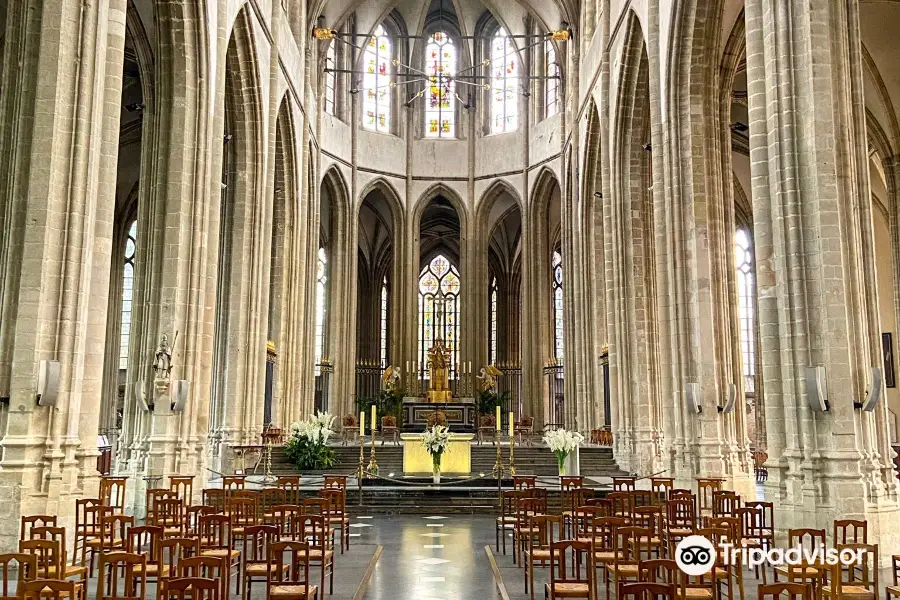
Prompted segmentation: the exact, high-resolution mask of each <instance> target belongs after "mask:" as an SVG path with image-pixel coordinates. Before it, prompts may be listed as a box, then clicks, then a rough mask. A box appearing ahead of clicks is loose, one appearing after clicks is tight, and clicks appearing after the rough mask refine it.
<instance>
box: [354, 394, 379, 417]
mask: <svg viewBox="0 0 900 600" xmlns="http://www.w3.org/2000/svg"><path fill="white" fill-rule="evenodd" d="M373 404H375V398H357V399H356V414H357V415H358V414H359V413H361V412H364V413H366V416H368V415H369V414H371V413H370V411H371V410H372V405H373Z"/></svg>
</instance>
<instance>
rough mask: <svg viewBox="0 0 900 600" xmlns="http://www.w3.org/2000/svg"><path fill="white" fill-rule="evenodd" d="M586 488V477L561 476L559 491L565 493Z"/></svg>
mask: <svg viewBox="0 0 900 600" xmlns="http://www.w3.org/2000/svg"><path fill="white" fill-rule="evenodd" d="M583 487H584V477H582V476H580V475H561V476H560V478H559V489H560V491H562V492H563V493H566V492H568V491H571V490H580V489H582V488H583Z"/></svg>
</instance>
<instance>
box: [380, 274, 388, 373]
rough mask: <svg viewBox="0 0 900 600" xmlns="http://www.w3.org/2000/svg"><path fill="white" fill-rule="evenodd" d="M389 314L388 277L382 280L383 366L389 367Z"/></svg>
mask: <svg viewBox="0 0 900 600" xmlns="http://www.w3.org/2000/svg"><path fill="white" fill-rule="evenodd" d="M387 315H388V289H387V277H385V278H384V279H383V280H382V281H381V354H380V356H381V368H385V367H387V358H388V356H387Z"/></svg>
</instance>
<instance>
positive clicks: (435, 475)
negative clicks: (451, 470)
mask: <svg viewBox="0 0 900 600" xmlns="http://www.w3.org/2000/svg"><path fill="white" fill-rule="evenodd" d="M449 445H450V429H449V428H447V426H446V425H432V426H431V427H430V428H429V429H426V430H425V436H424V437H423V438H422V446H423V447H424V448H425V450H427V451H428V454H430V455H431V478H432V481H433V482H434V483H440V482H441V455H443V454H444V450H446V449H447V446H449Z"/></svg>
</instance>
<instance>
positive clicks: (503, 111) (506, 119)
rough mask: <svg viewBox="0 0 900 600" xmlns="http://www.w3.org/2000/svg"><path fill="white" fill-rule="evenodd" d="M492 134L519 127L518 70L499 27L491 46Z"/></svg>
mask: <svg viewBox="0 0 900 600" xmlns="http://www.w3.org/2000/svg"><path fill="white" fill-rule="evenodd" d="M491 67H492V68H493V69H492V70H493V76H492V77H491V133H503V132H505V131H515V129H516V127H518V126H519V105H518V98H517V95H516V92H517V90H516V88H517V87H518V86H519V67H518V61H517V60H516V50H515V48H514V47H513V44H512V40H511V39H510V38H508V37H507V36H506V31H505V30H504V29H503V28H502V27H501V28H500V29H498V30H497V33H496V34H494V39H493V40H492V42H491Z"/></svg>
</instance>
